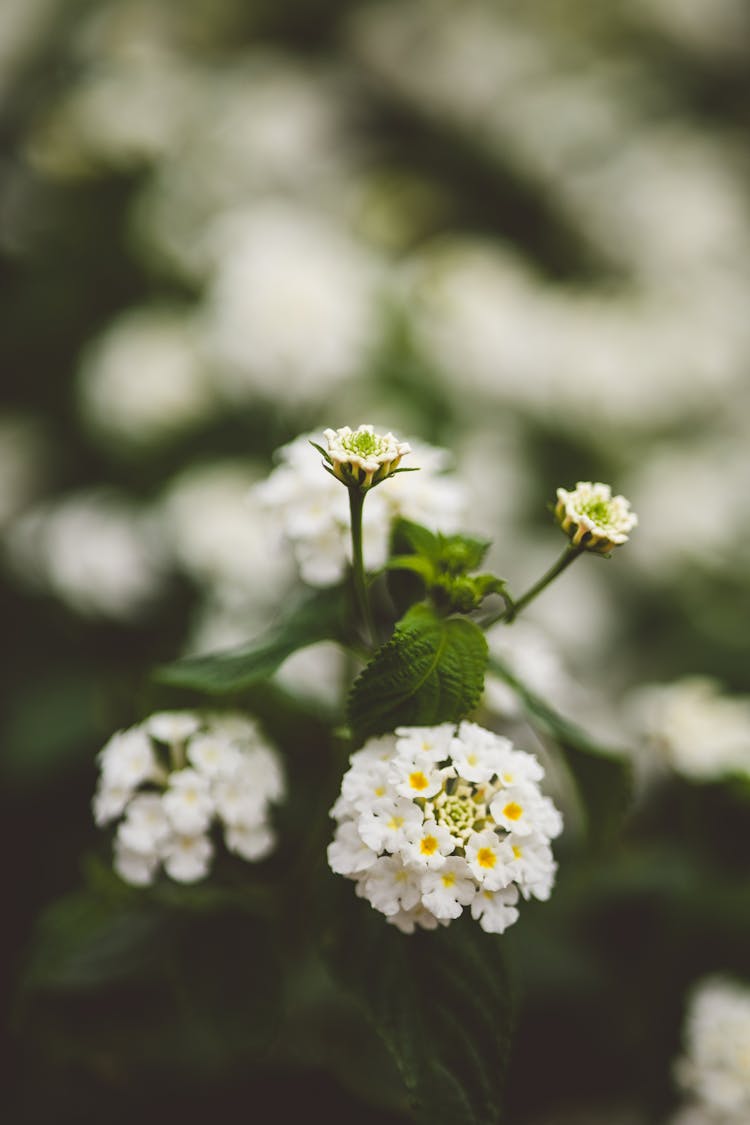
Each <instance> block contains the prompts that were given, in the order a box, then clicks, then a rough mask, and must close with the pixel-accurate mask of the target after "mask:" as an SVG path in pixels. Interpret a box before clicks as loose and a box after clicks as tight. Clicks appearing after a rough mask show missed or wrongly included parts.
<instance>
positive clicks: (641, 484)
mask: <svg viewBox="0 0 750 1125" xmlns="http://www.w3.org/2000/svg"><path fill="white" fill-rule="evenodd" d="M748 474H750V454H749V453H748V442H747V435H746V433H745V432H744V431H739V432H737V433H735V434H726V435H725V434H722V435H721V438H718V437H713V440H711V439H710V438H707V439H705V440H701V441H697V442H696V441H691V442H690V443H682V444H679V445H678V444H665V445H662V446H658V447H657V448H656V449H655V450H654V451H653V452H652V453H651V455H650V456H649V457H648V459H647V460H646V461H645V463H643V464H641V465H638V466H636V467H635V468H634V470H633V471H632V472H631V474H630V476H629V477H628V480H627V488H628V493H629V495H631V496H635V497H637V503H638V511H639V514H640V517H641V520H642V521H643V524H644V526H647V527H648V534H647V535H641V536H638V537H637V539H634V540H633V549H632V555H631V556H630V557H631V562H633V563H634V564H635V565H636V566H639V567H640V568H641V569H642V570H643V571H644V573H646V574H648V575H649V577H650V578H651V579H652V580H653V578H657V579H658V580H660V581H663V582H667V583H670V584H671V583H673V582H674V579H675V570H676V568H685V567H692V568H697V567H702V568H705V569H707V570H709V571H710V570H711V569H712V568H713V567H715V566H717V565H719V566H728V567H731V566H732V563H733V560H735V561H736V564H737V565H739V566H741V567H744V566H745V564H746V556H745V555H744V552H743V546H744V542H745V528H746V527H747V524H748V521H750V496H748V489H747V487H746V485H745V480H746V479H747V476H748Z"/></svg>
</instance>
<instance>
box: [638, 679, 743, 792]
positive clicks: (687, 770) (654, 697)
mask: <svg viewBox="0 0 750 1125" xmlns="http://www.w3.org/2000/svg"><path fill="white" fill-rule="evenodd" d="M625 715H626V721H627V722H628V723H629V725H630V727H631V730H632V731H633V735H634V737H635V739H641V740H644V741H643V744H642V745H641V746H640V747H639V748H638V750H637V754H636V761H638V762H640V763H641V764H642V766H643V768H644V771H646V772H650V773H653V772H658V771H659V769H660V768H661V769H662V770H663V768H664V767H665V766H667V767H669V768H671V769H673V770H675V771H676V772H677V773H680V774H683V775H684V776H685V777H688V778H691V779H692V780H694V781H716V780H720V779H721V778H726V777H729V776H731V775H733V774H736V775H742V776H745V777H750V698H747V697H746V696H738V697H732V696H728V695H725V694H724V693H723V692H722V689H721V685H720V684H719V683H717V682H716V681H715V680H712V679H710V678H709V677H706V676H688V677H686V678H685V679H682V680H676V681H675V682H674V683H671V684H647V685H644V686H643V687H639V688H636V689H635V690H634V691H632V692H631V693H630V695H629V697H628V698H627V700H626V704H625Z"/></svg>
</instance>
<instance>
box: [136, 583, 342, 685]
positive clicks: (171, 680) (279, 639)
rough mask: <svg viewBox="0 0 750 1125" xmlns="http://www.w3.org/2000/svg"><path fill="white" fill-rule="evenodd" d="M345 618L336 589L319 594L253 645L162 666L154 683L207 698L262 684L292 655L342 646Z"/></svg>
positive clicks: (321, 591) (338, 588)
mask: <svg viewBox="0 0 750 1125" xmlns="http://www.w3.org/2000/svg"><path fill="white" fill-rule="evenodd" d="M347 616H348V614H347V598H346V593H345V591H344V590H343V588H342V587H338V586H337V587H335V588H334V589H327V590H320V591H319V592H317V593H315V594H313V595H312V596H311V597H309V598H308V599H307V600H306V601H304V602H303V603H302V604H301V605H299V606H298V607H297V608H296V610H294V611H293V612H292V613H290V614H289V615H288V616H287V617H285V618H284V619H283V620H282V621H281V622H280V623H279V624H278V625H277V626H276V627H275V628H274V629H272V630H271V631H270V632H268V633H266V634H265V636H263V637H261V638H260V639H259V640H257V641H254V642H252V643H251V644H248V645H240V646H238V647H237V648H231V649H227V650H225V651H224V652H215V653H209V654H207V655H206V656H189V657H186V658H185V659H183V660H177V661H175V663H173V664H166V665H163V666H162V667H160V668H157V669H156V671H155V672H154V678H155V679H156V680H157V681H158V682H159V683H162V684H170V685H172V686H174V687H181V688H192V689H194V690H197V691H203V692H206V693H208V694H210V695H223V694H229V693H231V692H235V691H241V690H243V689H244V688H248V687H250V686H251V685H252V684H255V683H258V682H259V681H260V680H266V679H268V677H269V676H272V675H273V673H274V672H275V671H276V670H277V668H278V667H279V666H280V665H281V664H283V662H284V661H285V660H286V658H287V657H288V656H291V654H292V653H293V652H296V651H297V649H300V648H306V647H307V646H308V645H312V644H316V643H317V642H318V641H330V640H338V641H342V642H343V641H344V640H345V638H346V635H347Z"/></svg>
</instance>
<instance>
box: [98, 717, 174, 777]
mask: <svg viewBox="0 0 750 1125" xmlns="http://www.w3.org/2000/svg"><path fill="white" fill-rule="evenodd" d="M99 765H100V769H101V774H102V781H103V782H104V783H105V784H106V785H107V786H118V787H122V788H127V789H135V788H136V786H138V785H140V784H141V782H142V781H156V780H158V779H159V778H160V776H161V774H162V771H161V769H160V767H159V763H158V760H157V757H156V754H155V753H154V749H153V746H152V744H151V739H150V738H149V737H148V735H147V734H146V732H145V731H143V730H141V729H140V728H139V727H131V728H130V730H125V731H118V733H117V734H114V735H112V737H111V738H110V740H109V742H108V743H107V744H106V746H105V747H104V748H103V749H102V750H101V751H100V753H99Z"/></svg>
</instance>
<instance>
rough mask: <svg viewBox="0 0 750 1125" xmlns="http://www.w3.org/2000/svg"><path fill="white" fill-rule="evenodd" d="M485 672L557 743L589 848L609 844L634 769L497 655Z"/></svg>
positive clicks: (623, 811)
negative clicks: (511, 693) (508, 689)
mask: <svg viewBox="0 0 750 1125" xmlns="http://www.w3.org/2000/svg"><path fill="white" fill-rule="evenodd" d="M489 669H490V672H492V673H494V675H496V676H498V677H499V678H500V679H501V680H504V681H505V683H506V684H508V686H509V687H511V688H512V689H513V691H514V692H515V693H516V695H517V696H518V698H519V700H520V701H521V703H522V704H523V707H524V709H525V711H526V714H527V716H528V719H529V721H530V722H531V724H532V725H533V726H536V727H538V728H539V729H540V730H541V731H543V732H544V733H545V734H547V735H549V736H550V737H551V738H552V739H554V741H555V742H556V743H557V744H558V746H559V747H560V749H561V751H562V753H563V755H564V758H565V763H566V765H567V767H568V769H569V771H570V774H571V776H572V778H573V780H574V782H575V784H576V787H577V789H578V793H579V796H580V799H581V805H582V811H583V814H584V818H585V822H586V829H587V833H588V836H589V840H590V842H591V844H592V846H594V847H602V846H604V845H606V844H607V843H609V842H611V841H612V839H613V837H615V836H616V835H617V834H618V832H619V831H620V828H621V827H622V823H623V821H624V819H625V816H626V814H627V811H628V809H629V807H630V802H631V798H632V792H633V770H632V766H631V763H630V761H629V759H628V758H627V757H625V755H624V754H622V753H620V752H618V751H615V750H610V749H607V748H605V747H602V746H599V745H597V743H596V742H594V740H593V739H592V738H590V737H589V735H588V734H586V732H585V731H584V730H582V729H581V728H580V727H579V726H577V725H576V724H575V723H572V722H571V721H570V720H569V719H566V718H565V717H564V716H563V715H560V714H558V712H557V711H555V710H554V709H553V708H552V707H550V706H549V705H548V704H547V703H545V702H544V701H543V700H542V699H540V698H539V697H538V696H537V695H535V694H534V693H533V692H531V691H529V689H528V688H527V687H525V686H524V685H523V684H522V683H521V682H520V680H518V679H516V677H515V676H514V675H513V674H512V673H511V672H510V670H509V669H508V668H507V667H506V666H505V664H503V662H502V661H501V660H499V659H498V658H497V657H496V656H491V657H490V660H489Z"/></svg>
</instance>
